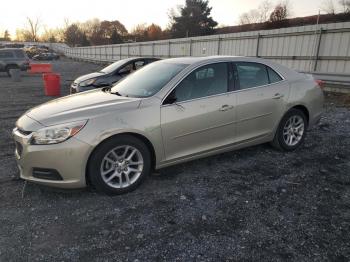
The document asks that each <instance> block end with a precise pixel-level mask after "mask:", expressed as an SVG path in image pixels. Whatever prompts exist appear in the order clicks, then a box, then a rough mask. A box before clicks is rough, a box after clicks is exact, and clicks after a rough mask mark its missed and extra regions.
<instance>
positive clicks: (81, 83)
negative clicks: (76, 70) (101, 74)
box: [79, 78, 97, 86]
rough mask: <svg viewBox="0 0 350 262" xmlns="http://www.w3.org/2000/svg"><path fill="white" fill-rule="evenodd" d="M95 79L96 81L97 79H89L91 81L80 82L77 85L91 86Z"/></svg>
mask: <svg viewBox="0 0 350 262" xmlns="http://www.w3.org/2000/svg"><path fill="white" fill-rule="evenodd" d="M96 79H97V78H91V79H88V80H85V81H82V82H80V83H79V86H89V85H92V84H93V83H95V81H96Z"/></svg>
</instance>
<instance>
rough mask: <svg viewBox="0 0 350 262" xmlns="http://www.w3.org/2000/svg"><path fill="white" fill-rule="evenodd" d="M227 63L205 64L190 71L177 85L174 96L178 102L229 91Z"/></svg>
mask: <svg viewBox="0 0 350 262" xmlns="http://www.w3.org/2000/svg"><path fill="white" fill-rule="evenodd" d="M227 71H228V70H227V63H217V64H211V65H206V66H203V67H201V68H199V69H196V70H195V71H193V72H192V73H190V74H189V75H188V76H187V77H186V78H185V79H184V80H182V81H181V83H180V84H178V85H177V86H176V88H175V89H174V91H173V94H172V96H173V97H176V101H177V102H182V101H186V100H191V99H196V98H201V97H206V96H211V95H216V94H222V93H226V92H227V87H228V80H227V73H228V72H227Z"/></svg>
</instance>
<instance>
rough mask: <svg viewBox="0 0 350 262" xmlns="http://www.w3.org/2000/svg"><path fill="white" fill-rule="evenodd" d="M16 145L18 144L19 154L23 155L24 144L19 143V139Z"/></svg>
mask: <svg viewBox="0 0 350 262" xmlns="http://www.w3.org/2000/svg"><path fill="white" fill-rule="evenodd" d="M15 145H16V151H17V154H18V155H19V156H21V155H22V152H23V146H22V144H21V143H19V142H17V141H15Z"/></svg>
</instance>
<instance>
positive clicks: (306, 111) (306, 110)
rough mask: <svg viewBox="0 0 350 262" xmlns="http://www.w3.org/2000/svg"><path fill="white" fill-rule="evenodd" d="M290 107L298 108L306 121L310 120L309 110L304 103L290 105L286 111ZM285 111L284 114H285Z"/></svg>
mask: <svg viewBox="0 0 350 262" xmlns="http://www.w3.org/2000/svg"><path fill="white" fill-rule="evenodd" d="M291 109H297V110H300V111H301V112H303V113H304V115H305V116H306V120H307V123H309V122H310V112H309V109H308V108H307V107H306V106H305V105H302V104H298V105H294V106H292V107H291V108H289V109H288V110H287V111H286V113H287V112H288V111H290V110H291ZM286 113H285V114H286Z"/></svg>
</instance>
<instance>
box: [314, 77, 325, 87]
mask: <svg viewBox="0 0 350 262" xmlns="http://www.w3.org/2000/svg"><path fill="white" fill-rule="evenodd" d="M315 82H316V84H317V85H318V86H319V87H320V88H323V86H324V81H323V80H320V79H316V80H315Z"/></svg>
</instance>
